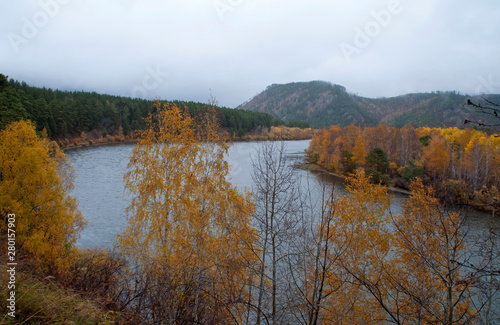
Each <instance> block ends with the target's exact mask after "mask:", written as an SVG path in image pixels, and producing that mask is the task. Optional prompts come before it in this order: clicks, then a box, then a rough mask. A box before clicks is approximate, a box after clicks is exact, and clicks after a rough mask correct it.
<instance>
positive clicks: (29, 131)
mask: <svg viewBox="0 0 500 325" xmlns="http://www.w3.org/2000/svg"><path fill="white" fill-rule="evenodd" d="M72 187H73V174H72V168H71V166H70V165H69V163H68V160H67V158H66V157H65V156H64V154H63V153H62V152H61V150H60V149H59V147H58V146H57V145H56V144H55V143H53V142H49V141H48V140H47V139H43V138H41V137H38V136H37V135H36V132H35V126H34V125H33V124H32V123H31V122H29V121H19V122H13V123H11V124H9V125H8V126H7V127H6V129H5V130H3V131H0V215H1V216H2V219H3V222H2V223H1V224H0V225H1V229H0V231H1V232H2V233H6V232H5V231H6V227H7V215H8V214H15V215H16V221H15V236H16V237H15V238H16V243H17V245H18V246H17V247H18V248H19V249H20V250H22V251H24V252H26V253H28V254H30V255H31V256H33V257H35V258H36V259H37V260H38V261H40V262H41V263H42V265H43V266H45V267H48V268H49V269H50V270H51V271H58V270H62V269H61V268H64V267H66V266H68V260H67V257H68V256H69V253H70V252H71V251H72V247H73V245H74V244H75V242H76V240H77V239H78V237H79V235H80V232H81V231H82V230H83V227H84V225H85V222H86V221H85V219H84V218H83V216H82V215H81V214H80V212H79V211H78V210H77V202H76V200H75V199H74V198H72V197H70V196H69V195H68V194H67V193H68V192H69V191H70V190H71V189H72Z"/></svg>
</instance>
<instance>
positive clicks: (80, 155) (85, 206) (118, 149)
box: [66, 140, 500, 248]
mask: <svg viewBox="0 0 500 325" xmlns="http://www.w3.org/2000/svg"><path fill="white" fill-rule="evenodd" d="M309 142H310V140H303V141H288V142H287V143H286V147H287V155H288V156H289V158H290V161H291V163H298V162H301V161H303V159H304V157H305V153H304V150H305V149H306V148H307V147H308V146H309ZM133 146H134V145H133V144H120V145H108V146H99V147H87V148H84V149H77V150H70V151H68V152H67V153H66V155H67V156H68V158H69V159H70V160H71V163H72V165H73V167H74V168H75V176H76V178H75V188H74V190H73V192H72V193H71V195H72V196H74V197H76V199H78V201H79V203H80V204H79V209H80V211H81V212H82V214H83V215H84V216H85V218H86V219H87V221H88V225H87V227H86V228H85V230H84V231H83V233H82V235H81V238H80V239H79V240H78V242H77V246H78V247H81V248H95V247H100V248H111V247H112V246H113V244H114V243H115V236H116V234H117V233H119V232H121V231H123V230H124V229H125V227H126V219H125V215H126V212H125V210H126V208H127V206H128V204H129V202H130V197H128V196H127V194H126V193H125V188H124V183H123V174H124V173H125V172H126V169H127V164H128V157H129V156H130V154H131V152H132V148H133ZM257 146H258V143H257V142H238V143H235V144H234V145H232V146H231V148H230V149H229V153H228V156H227V161H228V163H229V165H230V166H231V167H230V168H231V169H230V174H229V178H230V181H231V182H232V183H233V184H234V185H235V186H237V187H238V188H239V189H240V190H244V189H245V188H246V189H251V188H252V162H251V157H252V156H254V155H255V152H256V149H257ZM295 172H296V173H297V174H298V177H299V180H300V182H301V183H302V184H309V186H310V187H311V188H313V191H314V190H315V191H319V190H318V189H319V188H320V187H321V186H322V185H323V184H327V185H329V184H331V183H332V182H334V183H335V188H336V191H337V192H339V193H342V192H343V184H342V180H341V179H338V178H336V177H333V176H330V175H325V174H324V173H320V172H311V171H306V170H301V169H295ZM304 186H305V185H304ZM313 193H314V192H313ZM393 196H394V197H393V203H392V205H391V212H392V213H393V214H398V213H399V212H400V210H401V202H402V200H404V198H405V197H406V195H405V194H401V193H393ZM318 197H319V194H318ZM467 221H468V223H469V224H470V226H471V229H472V232H473V233H474V234H475V236H474V237H478V236H480V234H481V233H482V231H483V230H484V229H486V227H487V226H488V225H492V226H493V227H495V228H497V229H499V228H500V218H498V217H497V218H494V219H492V218H491V217H490V215H488V214H484V213H478V212H473V213H469V215H468V219H467Z"/></svg>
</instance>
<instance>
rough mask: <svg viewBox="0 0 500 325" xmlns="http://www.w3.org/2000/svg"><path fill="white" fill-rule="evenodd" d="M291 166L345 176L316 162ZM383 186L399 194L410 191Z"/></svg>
mask: <svg viewBox="0 0 500 325" xmlns="http://www.w3.org/2000/svg"><path fill="white" fill-rule="evenodd" d="M293 167H294V168H298V169H302V170H308V171H312V172H315V171H316V172H321V173H324V174H328V175H331V176H334V177H337V178H340V179H342V180H345V179H346V178H347V177H346V176H344V175H341V174H337V173H334V172H331V171H328V170H326V169H324V168H323V167H321V166H319V165H317V164H313V163H309V162H304V163H302V164H297V165H294V166H293ZM384 186H385V187H386V188H387V190H388V191H390V192H396V193H400V194H406V195H411V192H410V191H408V190H405V189H402V188H398V187H394V186H388V185H384Z"/></svg>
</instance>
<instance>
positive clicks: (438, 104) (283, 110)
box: [240, 81, 500, 128]
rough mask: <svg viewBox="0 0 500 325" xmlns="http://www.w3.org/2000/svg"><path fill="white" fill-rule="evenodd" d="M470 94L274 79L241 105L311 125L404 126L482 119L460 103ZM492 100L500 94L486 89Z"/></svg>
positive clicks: (496, 98) (440, 125) (248, 108)
mask: <svg viewBox="0 0 500 325" xmlns="http://www.w3.org/2000/svg"><path fill="white" fill-rule="evenodd" d="M469 98H473V99H477V98H475V97H470V96H466V95H463V94H459V93H457V92H439V91H438V92H432V93H417V94H407V95H403V96H397V97H391V98H376V99H374V98H366V97H360V96H357V95H354V94H351V93H348V92H347V91H346V89H345V88H344V87H342V86H339V85H334V84H331V83H328V82H325V81H311V82H295V83H289V84H284V85H277V84H274V85H271V86H269V87H267V89H266V90H265V91H263V92H262V93H260V94H258V95H257V96H255V97H254V98H253V99H252V100H250V101H249V102H247V103H244V104H243V105H241V106H240V108H242V109H245V110H249V111H254V112H265V113H268V114H271V115H273V116H275V117H277V118H280V119H283V120H300V121H306V122H308V123H309V124H310V125H311V126H312V127H316V128H321V127H329V126H330V125H339V126H341V127H343V126H347V125H351V124H354V125H359V126H375V125H377V123H379V122H385V123H387V124H389V125H391V126H396V127H402V126H404V125H407V124H412V125H413V126H415V127H419V126H428V127H442V126H458V125H461V124H463V122H464V120H465V119H469V120H477V121H479V120H484V119H485V116H484V115H481V114H477V112H474V111H473V110H472V109H469V108H464V107H463V106H462V105H463V104H465V103H466V102H467V99H469ZM487 98H489V99H490V100H492V101H494V102H499V101H500V95H488V96H487Z"/></svg>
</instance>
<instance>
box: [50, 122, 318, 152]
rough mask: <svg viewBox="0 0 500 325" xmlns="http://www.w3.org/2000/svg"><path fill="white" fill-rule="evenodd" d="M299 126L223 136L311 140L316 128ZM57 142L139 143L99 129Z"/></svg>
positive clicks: (72, 145) (69, 145)
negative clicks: (301, 127) (298, 130)
mask: <svg viewBox="0 0 500 325" xmlns="http://www.w3.org/2000/svg"><path fill="white" fill-rule="evenodd" d="M296 129H297V128H288V127H272V128H271V129H270V130H269V131H267V132H250V133H248V134H245V135H243V136H236V135H233V136H230V135H229V133H228V132H225V131H224V130H222V129H221V136H223V137H225V138H226V139H228V141H230V142H253V141H279V140H284V141H298V140H310V139H311V138H312V136H313V134H315V130H311V129H308V131H309V132H296V131H297V130H296ZM52 141H54V142H56V143H57V144H58V145H59V147H60V148H61V149H62V150H63V151H67V150H74V149H82V148H87V147H97V146H103V145H114V144H130V143H132V144H133V143H137V141H138V138H137V137H135V135H134V134H129V135H123V134H122V133H118V134H117V135H106V136H103V135H102V133H99V132H97V131H91V132H87V133H85V132H82V133H81V134H80V136H79V137H71V138H60V139H52Z"/></svg>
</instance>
